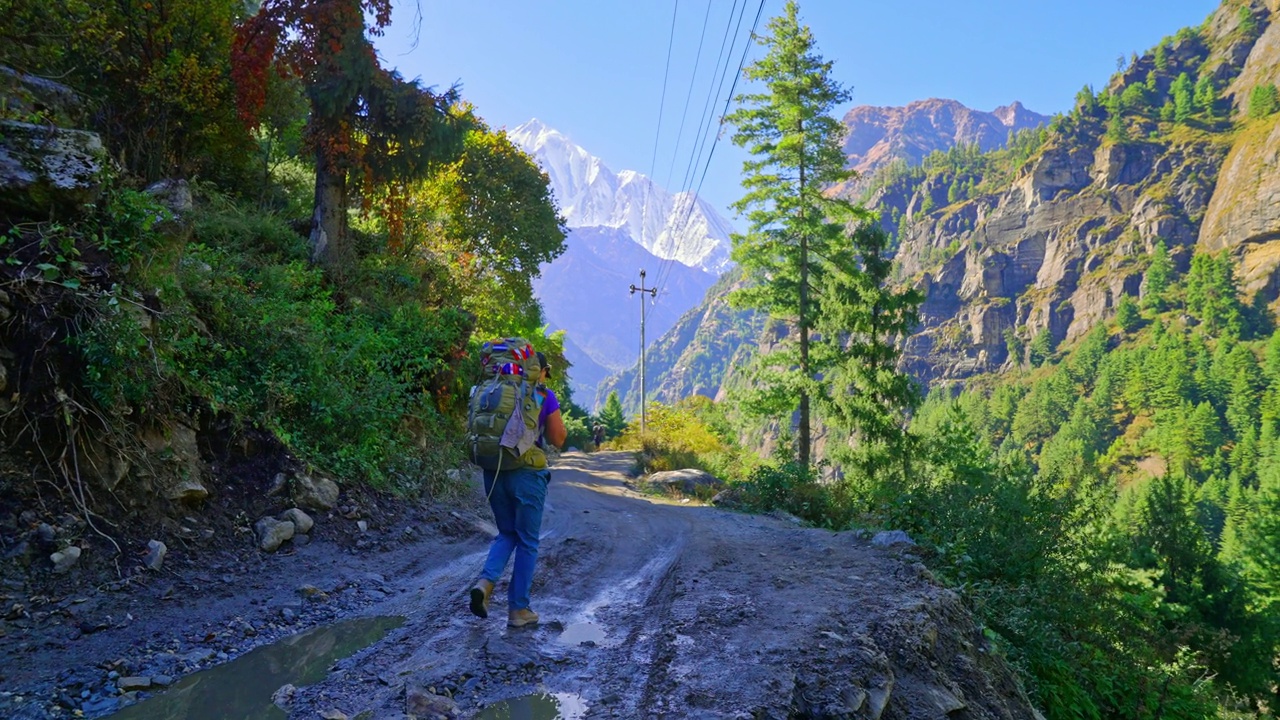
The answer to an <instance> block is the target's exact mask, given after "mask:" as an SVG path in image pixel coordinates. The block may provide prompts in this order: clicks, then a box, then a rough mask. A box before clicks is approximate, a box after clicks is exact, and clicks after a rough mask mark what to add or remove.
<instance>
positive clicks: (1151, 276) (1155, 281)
mask: <svg viewBox="0 0 1280 720" xmlns="http://www.w3.org/2000/svg"><path fill="white" fill-rule="evenodd" d="M1172 278H1173V261H1172V260H1171V259H1170V258H1169V249H1168V248H1167V247H1166V246H1165V244H1164V240H1157V241H1156V246H1155V250H1154V251H1153V252H1152V254H1151V264H1150V265H1148V266H1147V272H1146V276H1145V278H1144V280H1145V287H1144V288H1143V290H1144V292H1143V295H1142V306H1143V307H1144V308H1148V309H1152V310H1157V311H1158V310H1163V309H1164V294H1165V292H1166V291H1167V290H1168V289H1169V283H1170V281H1171V280H1172Z"/></svg>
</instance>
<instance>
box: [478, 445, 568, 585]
mask: <svg viewBox="0 0 1280 720" xmlns="http://www.w3.org/2000/svg"><path fill="white" fill-rule="evenodd" d="M495 476H496V477H495ZM549 482H551V472H550V471H549V470H534V469H532V468H520V469H519V470H503V471H501V472H499V473H495V472H494V471H493V470H485V471H484V491H485V493H486V494H488V495H489V507H490V508H492V509H493V521H494V524H495V525H497V526H498V537H496V538H494V539H493V544H492V545H490V546H489V559H488V560H485V563H484V570H482V571H480V577H481V578H484V579H485V580H488V581H489V582H492V583H496V582H497V581H498V578H499V577H501V576H502V572H503V570H506V568H507V560H509V559H511V553H512V552H513V551H514V552H515V554H516V562H515V567H514V568H512V570H511V584H510V585H508V586H507V609H508V610H523V609H524V608H527V607H529V590H530V589H531V588H532V587H533V567H534V565H535V564H537V561H538V534H539V532H541V530H542V506H543V504H544V503H546V501H547V483H549Z"/></svg>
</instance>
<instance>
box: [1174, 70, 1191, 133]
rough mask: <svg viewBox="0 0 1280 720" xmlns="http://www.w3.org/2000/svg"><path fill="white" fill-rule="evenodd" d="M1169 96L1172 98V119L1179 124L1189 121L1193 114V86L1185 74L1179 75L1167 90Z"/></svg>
mask: <svg viewBox="0 0 1280 720" xmlns="http://www.w3.org/2000/svg"><path fill="white" fill-rule="evenodd" d="M1169 94H1170V96H1171V97H1172V98H1173V110H1174V114H1173V119H1174V120H1176V121H1177V122H1180V123H1184V122H1186V121H1187V120H1189V119H1190V118H1191V116H1192V114H1194V113H1195V103H1194V96H1195V86H1194V85H1193V84H1192V82H1191V76H1190V75H1188V74H1186V73H1185V72H1184V73H1180V74H1179V75H1178V77H1177V79H1175V80H1174V81H1173V85H1172V86H1171V87H1170V88H1169Z"/></svg>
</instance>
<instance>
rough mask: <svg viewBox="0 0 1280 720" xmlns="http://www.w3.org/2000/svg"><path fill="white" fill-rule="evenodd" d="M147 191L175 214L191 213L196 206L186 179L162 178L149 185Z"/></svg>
mask: <svg viewBox="0 0 1280 720" xmlns="http://www.w3.org/2000/svg"><path fill="white" fill-rule="evenodd" d="M145 192H146V193H147V194H148V195H150V196H151V197H153V198H155V199H156V202H158V203H160V204H161V205H163V206H165V207H166V208H168V209H169V211H170V212H172V213H173V214H174V215H183V214H186V213H189V212H191V209H192V208H193V207H195V202H194V201H193V200H192V198H191V188H190V186H188V185H187V181H186V180H160V181H159V182H154V183H152V184H151V185H149V186H148V187H147V189H146V191H145Z"/></svg>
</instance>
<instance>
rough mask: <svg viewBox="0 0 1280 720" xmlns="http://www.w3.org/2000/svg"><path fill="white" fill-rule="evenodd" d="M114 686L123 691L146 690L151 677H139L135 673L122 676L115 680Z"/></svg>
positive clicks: (149, 685)
mask: <svg viewBox="0 0 1280 720" xmlns="http://www.w3.org/2000/svg"><path fill="white" fill-rule="evenodd" d="M116 687H118V688H120V690H121V691H123V692H129V691H130V690H146V689H147V688H149V687H151V678H149V677H139V676H137V675H132V676H128V677H122V678H120V679H118V680H116Z"/></svg>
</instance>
